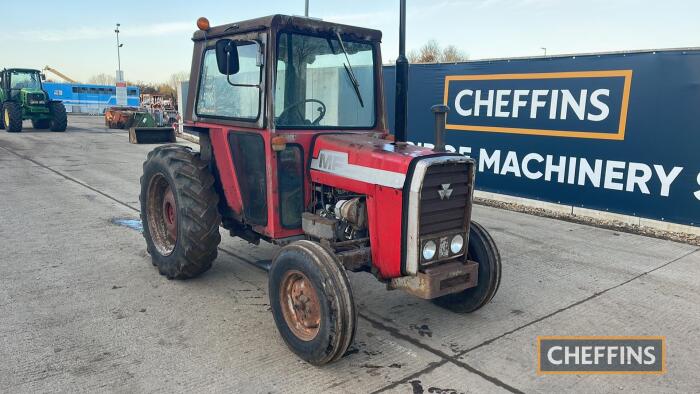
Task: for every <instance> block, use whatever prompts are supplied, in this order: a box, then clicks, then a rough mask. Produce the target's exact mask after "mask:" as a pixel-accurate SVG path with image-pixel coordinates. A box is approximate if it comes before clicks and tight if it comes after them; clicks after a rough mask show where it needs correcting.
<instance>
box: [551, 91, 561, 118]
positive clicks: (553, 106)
mask: <svg viewBox="0 0 700 394" xmlns="http://www.w3.org/2000/svg"><path fill="white" fill-rule="evenodd" d="M558 101H559V91H558V90H552V102H551V103H550V104H549V119H556V118H557V102H558Z"/></svg>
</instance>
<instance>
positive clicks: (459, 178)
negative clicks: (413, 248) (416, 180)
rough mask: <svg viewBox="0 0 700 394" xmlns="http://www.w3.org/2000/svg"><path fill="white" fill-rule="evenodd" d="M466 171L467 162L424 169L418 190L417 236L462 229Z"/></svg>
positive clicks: (467, 198)
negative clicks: (419, 197) (418, 214)
mask: <svg viewBox="0 0 700 394" xmlns="http://www.w3.org/2000/svg"><path fill="white" fill-rule="evenodd" d="M470 171H471V169H470V163H442V164H434V165H432V166H430V167H429V168H428V170H427V171H426V173H425V178H423V187H422V188H421V199H420V202H421V204H420V220H419V232H420V235H421V236H425V235H428V234H435V233H441V232H445V231H453V230H459V229H463V228H466V226H467V220H468V219H467V216H466V213H467V208H468V204H469V202H470V198H471V196H470V194H471V185H470V184H469V180H470V176H469V172H470Z"/></svg>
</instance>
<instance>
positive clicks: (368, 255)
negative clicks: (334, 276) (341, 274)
mask: <svg viewBox="0 0 700 394" xmlns="http://www.w3.org/2000/svg"><path fill="white" fill-rule="evenodd" d="M336 256H337V257H338V260H340V262H341V263H342V264H343V266H344V267H345V269H346V270H348V271H363V270H365V269H366V268H369V266H370V264H371V261H372V250H371V249H370V248H369V247H364V248H359V249H351V250H347V251H344V252H340V253H338V254H336Z"/></svg>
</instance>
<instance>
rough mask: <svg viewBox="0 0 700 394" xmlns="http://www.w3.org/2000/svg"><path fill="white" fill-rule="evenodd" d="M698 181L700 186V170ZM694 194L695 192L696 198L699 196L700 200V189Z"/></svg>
mask: <svg viewBox="0 0 700 394" xmlns="http://www.w3.org/2000/svg"><path fill="white" fill-rule="evenodd" d="M696 181H697V182H698V186H700V172H699V173H698V178H697V179H696ZM693 194H695V198H697V199H698V200H700V190H698V191H696V192H695V193H693Z"/></svg>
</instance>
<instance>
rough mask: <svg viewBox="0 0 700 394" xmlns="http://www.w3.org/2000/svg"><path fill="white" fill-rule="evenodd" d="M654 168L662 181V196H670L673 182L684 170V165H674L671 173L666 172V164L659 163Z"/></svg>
mask: <svg viewBox="0 0 700 394" xmlns="http://www.w3.org/2000/svg"><path fill="white" fill-rule="evenodd" d="M654 169H655V170H656V175H658V176H659V181H661V193H660V194H661V196H662V197H668V194H669V192H670V190H671V184H672V183H673V181H675V180H676V177H678V175H679V174H680V173H681V171H683V167H673V169H672V170H671V172H670V173H669V174H666V171H665V170H664V166H662V165H659V164H654Z"/></svg>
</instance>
